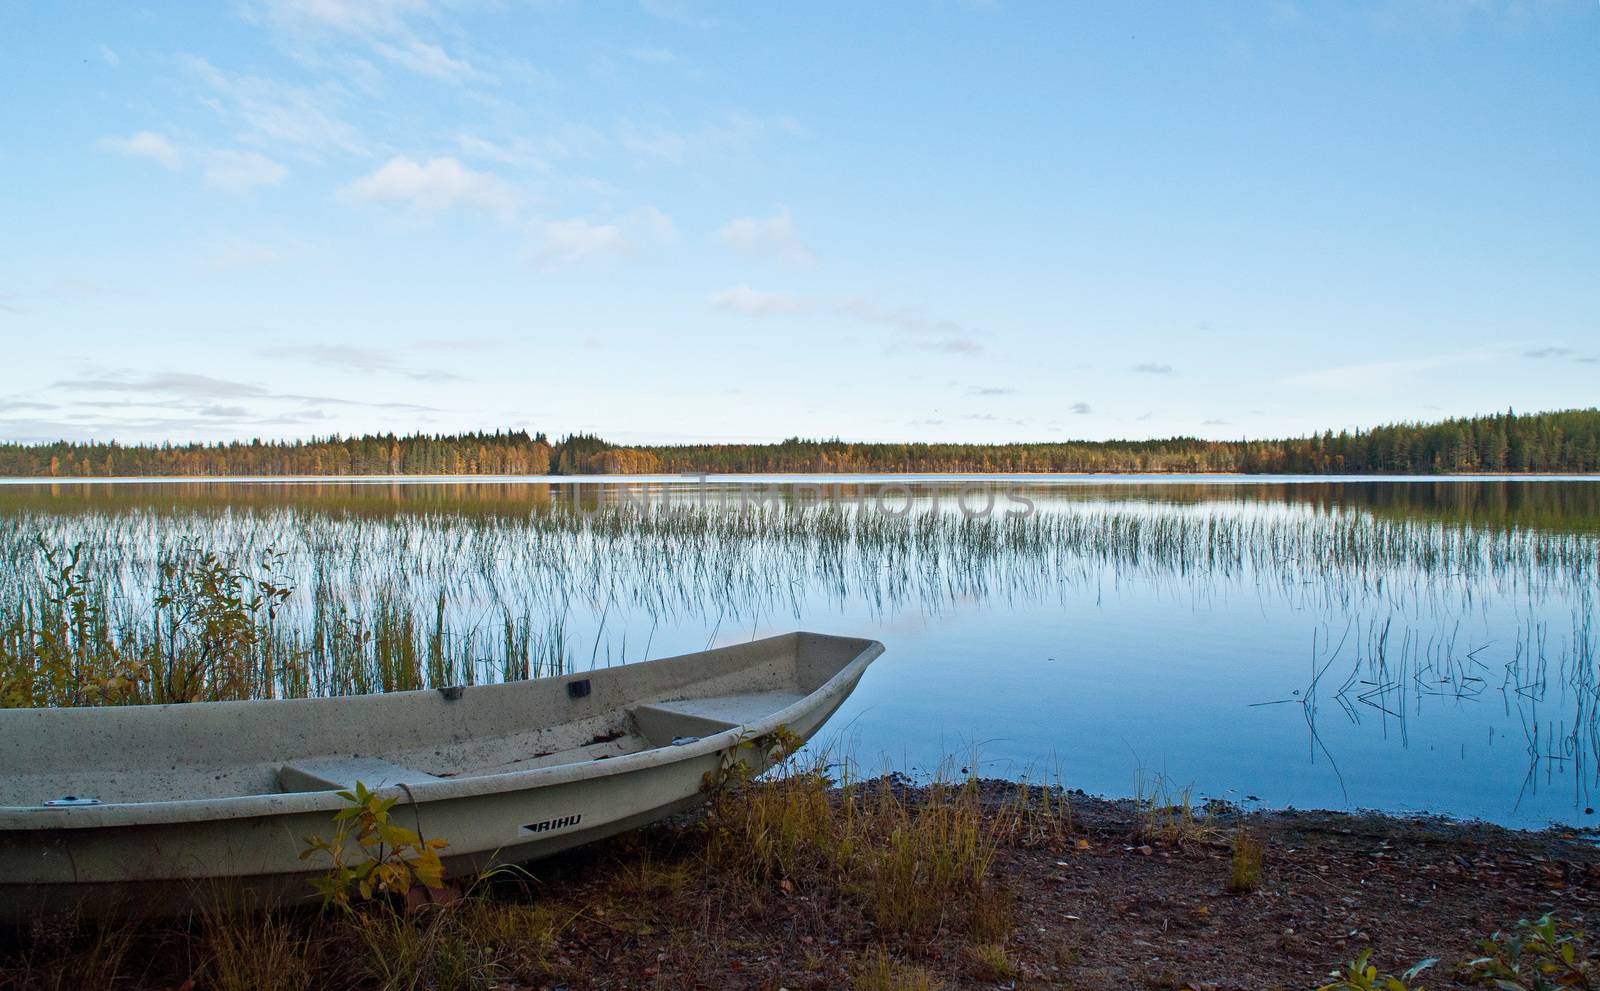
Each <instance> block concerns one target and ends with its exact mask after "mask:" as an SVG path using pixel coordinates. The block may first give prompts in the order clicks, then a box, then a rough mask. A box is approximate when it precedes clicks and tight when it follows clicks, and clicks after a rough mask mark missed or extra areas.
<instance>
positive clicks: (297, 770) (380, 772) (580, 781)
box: [0, 633, 883, 920]
mask: <svg viewBox="0 0 1600 991" xmlns="http://www.w3.org/2000/svg"><path fill="white" fill-rule="evenodd" d="M882 652H883V647H882V645H881V644H879V643H876V642H874V641H870V640H860V639H854V638H846V637H833V636H823V635H819V634H811V633H791V634H787V635H784V636H779V637H772V638H769V639H765V640H758V641H753V642H750V643H745V644H739V645H736V646H731V647H723V648H719V649H717V650H709V651H704V652H701V653H697V654H687V655H684V656H681V657H674V658H666V659H663V660H658V661H647V662H643V663H638V664H628V665H623V666H620V667H615V668H607V669H603V670H596V671H591V672H588V673H586V674H573V675H565V676H562V677H558V678H541V679H536V680H531V681H520V682H508V683H504V684H496V685H481V686H471V687H466V688H463V689H459V690H451V691H420V692H395V693H390V694H385V695H365V696H353V697H346V698H325V699H294V700H281V701H261V702H216V703H196V704H191V705H167V706H131V707H122V708H84V709H11V710H0V919H10V920H17V919H22V918H26V917H28V916H31V915H33V914H36V913H38V912H41V911H83V912H85V913H87V914H95V915H99V914H106V913H112V912H150V911H165V912H170V911H175V910H182V909H183V908H184V907H185V906H188V905H193V904H195V903H197V902H201V901H204V900H207V899H216V898H227V899H229V900H232V899H234V898H246V899H249V900H251V901H254V902H255V903H256V904H268V903H275V902H279V901H283V900H296V899H301V898H305V897H308V896H309V895H310V894H311V892H312V889H311V887H310V885H309V883H308V881H309V879H310V878H311V877H314V876H315V875H316V873H317V869H316V866H317V861H315V860H312V861H310V862H308V861H305V860H302V859H300V853H301V851H302V850H303V849H304V848H305V838H306V837H307V836H310V835H313V834H318V835H322V836H328V835H330V834H331V833H332V830H333V822H332V816H333V814H334V813H335V812H336V811H338V810H339V809H340V808H341V807H343V806H344V804H345V802H344V800H343V799H340V798H339V797H338V795H337V794H336V792H337V791H339V790H342V789H347V788H349V787H351V786H353V785H354V784H355V782H356V781H357V780H360V781H361V782H362V783H363V784H365V785H366V786H368V787H369V788H373V789H375V790H377V791H378V792H379V793H380V794H382V795H383V796H385V797H390V796H395V797H398V799H399V804H397V806H396V807H395V809H394V812H393V816H394V819H395V821H396V822H397V823H399V824H401V825H404V826H407V827H409V828H414V829H417V830H418V831H419V832H420V833H421V834H422V835H423V836H425V837H428V838H430V839H431V838H438V839H443V840H445V841H446V842H448V844H449V846H448V847H447V848H446V849H445V850H443V851H442V853H443V854H444V857H445V865H446V868H447V870H448V872H449V873H450V874H451V875H453V876H458V877H459V876H465V875H468V874H470V873H472V872H474V871H478V870H482V869H484V868H486V867H489V866H492V865H494V864H503V863H517V862H521V861H527V860H532V859H536V858H538V857H542V856H547V855H549V854H551V853H555V852H558V851H560V850H565V849H568V848H570V847H574V846H577V845H579V844H582V843H587V842H590V841H592V840H595V839H599V838H601V837H604V836H609V835H612V834H614V833H618V832H622V831H624V830H628V829H632V828H635V827H637V826H640V825H643V824H645V823H648V822H651V821H653V820H656V819H659V818H661V817H663V816H665V815H668V814H671V813H672V812H674V811H677V810H680V809H683V808H686V807H689V806H691V805H693V804H695V803H697V802H699V801H701V800H702V799H703V797H704V783H705V781H706V780H707V775H710V776H712V778H713V779H714V778H715V777H716V775H718V774H719V772H720V771H721V769H722V768H723V767H724V766H725V762H731V761H732V760H735V759H743V760H744V761H745V762H746V763H747V764H750V765H751V767H752V769H754V770H758V771H759V770H762V769H764V767H765V754H764V751H763V749H762V748H761V747H758V746H756V745H755V744H756V741H757V740H758V738H761V737H766V736H768V735H769V734H772V733H773V732H774V731H776V730H777V729H778V728H779V727H783V728H785V729H786V730H787V731H788V732H790V733H793V734H795V735H796V736H797V737H799V738H801V739H809V738H810V737H811V735H812V734H813V733H815V732H816V731H817V729H818V728H819V727H821V725H822V724H823V723H824V722H825V721H826V720H827V718H828V717H829V716H830V715H832V714H833V712H834V710H835V709H837V708H838V707H839V705H840V704H841V703H842V702H843V701H844V700H845V698H846V697H847V696H848V695H849V694H850V692H851V691H852V690H853V689H854V688H855V686H856V683H857V682H858V681H859V680H860V678H861V675H862V673H863V672H864V671H865V670H866V667H867V665H868V664H870V663H871V662H872V660H873V659H874V658H876V657H877V656H878V655H879V654H881V653H882ZM69 797H70V798H71V799H72V800H74V801H73V802H65V803H64V800H66V799H68V798H69ZM87 802H93V804H85V803H87ZM46 803H51V804H46Z"/></svg>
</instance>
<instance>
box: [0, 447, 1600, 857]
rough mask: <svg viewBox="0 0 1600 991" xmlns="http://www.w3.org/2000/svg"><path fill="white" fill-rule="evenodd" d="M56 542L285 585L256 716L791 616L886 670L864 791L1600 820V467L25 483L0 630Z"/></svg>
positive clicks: (117, 615)
mask: <svg viewBox="0 0 1600 991" xmlns="http://www.w3.org/2000/svg"><path fill="white" fill-rule="evenodd" d="M73 547H79V548H80V551H79V562H78V565H77V568H78V573H80V574H81V575H82V576H84V580H85V581H86V582H87V583H88V584H90V585H92V587H93V588H94V589H95V592H94V594H95V595H96V596H98V598H97V599H96V601H97V602H99V603H100V604H101V607H102V608H103V611H104V613H105V616H106V621H105V623H104V632H103V633H102V634H100V635H102V636H103V637H104V638H105V639H106V642H108V643H112V642H120V641H127V642H130V643H131V642H133V641H135V640H137V639H138V638H139V637H141V636H146V635H147V633H146V632H145V631H147V630H148V629H150V628H152V620H151V616H152V615H153V610H154V609H155V607H154V605H153V602H154V599H155V596H156V589H157V588H158V586H159V585H160V584H161V581H162V562H163V560H169V561H170V560H172V559H173V556H174V555H183V554H194V553H196V552H204V551H214V552H216V553H217V554H218V555H219V556H220V557H221V558H222V559H224V560H226V561H230V562H239V563H240V566H241V567H243V568H245V569H246V570H249V569H251V568H255V567H257V565H258V562H260V561H262V560H264V559H266V558H270V559H271V568H272V569H273V573H274V574H277V575H279V576H280V579H281V582H282V584H283V586H284V587H292V589H293V590H292V591H291V592H289V593H288V595H287V597H286V598H285V600H284V602H283V605H282V607H281V609H280V611H279V613H278V614H277V616H276V617H275V619H274V621H273V631H272V636H273V637H274V638H275V640H274V643H275V644H276V645H277V646H276V647H274V648H273V650H275V651H276V653H275V654H274V655H273V656H274V657H275V658H276V660H275V661H273V662H272V665H271V667H270V670H265V669H264V673H263V674H262V676H261V678H260V679H259V683H258V684H255V685H254V687H252V688H250V689H249V690H248V691H247V692H246V693H247V694H256V695H273V694H276V695H292V694H308V693H321V694H340V693H349V692H355V691H374V690H384V689H396V688H406V687H417V686H422V685H431V684H439V683H452V682H457V681H469V682H471V681H484V680H494V679H497V678H505V677H526V676H530V675H538V674H541V673H549V672H550V671H553V670H573V669H576V670H582V669H585V668H588V667H591V666H604V665H608V664H620V663H626V662H630V661H637V660H642V659H646V658H657V657H664V656H670V655H672V654H677V653H683V652H687V651H694V650H700V649H704V648H706V647H708V646H718V645H722V644H728V643H733V642H737V641H740V640H744V639H748V638H751V637H759V636H764V635H768V634H771V633H775V632H782V631H787V630H792V629H808V630H815V631H819V632H824V633H840V634H848V635H852V636H869V637H873V638H876V639H879V640H882V641H883V642H884V644H885V645H886V646H887V648H888V650H887V653H886V654H885V655H884V656H883V657H882V658H881V659H880V660H879V661H878V662H877V663H876V664H874V666H873V667H872V668H871V669H870V671H869V672H868V674H867V676H866V678H865V679H864V680H863V681H862V683H861V685H860V687H859V688H858V690H857V691H856V693H855V694H854V695H853V696H852V697H851V698H850V700H849V701H848V702H847V703H846V705H845V707H844V708H843V709H842V710H841V711H840V713H839V714H838V715H837V716H836V717H835V718H834V720H833V721H832V722H831V723H830V725H829V727H828V728H827V730H825V731H824V734H823V737H824V738H826V739H827V740H828V741H829V743H830V744H831V747H832V752H833V753H834V754H835V755H848V756H849V757H850V758H851V759H853V760H854V761H855V762H856V764H857V765H858V766H859V767H860V769H861V770H863V771H865V772H874V771H877V770H879V769H896V770H903V771H907V772H910V773H913V774H930V773H935V772H936V771H937V770H938V769H939V768H940V767H941V766H944V767H945V769H946V770H947V771H949V772H952V773H959V772H961V771H962V770H963V769H969V768H970V769H974V770H978V771H981V772H982V773H984V774H990V775H998V776H1023V775H1026V776H1028V777H1030V778H1033V779H1035V780H1051V781H1054V780H1057V779H1059V780H1060V782H1061V783H1062V784H1064V785H1066V786H1068V787H1072V788H1082V789H1085V790H1087V791H1090V792H1097V793H1104V794H1133V793H1135V792H1136V791H1142V792H1145V793H1149V792H1151V791H1152V790H1154V789H1156V788H1157V787H1165V788H1167V789H1169V790H1182V789H1186V788H1192V791H1193V795H1194V796H1195V798H1196V799H1197V800H1198V799H1199V798H1201V797H1212V798H1220V799H1226V800H1229V801H1233V802H1236V803H1239V804H1241V805H1246V806H1251V807H1254V806H1257V805H1262V806H1271V807H1279V806H1295V807H1302V808H1334V809H1355V808H1371V809H1379V810H1383V811H1388V812H1401V813H1405V812H1435V813H1443V814H1449V815H1453V816H1461V817H1474V818H1482V819H1487V820H1491V821H1494V822H1499V823H1504V824H1508V825H1515V826H1523V827H1537V826H1542V825H1545V824H1547V823H1550V822H1560V823H1571V824H1581V825H1589V824H1600V817H1597V816H1596V815H1595V814H1594V813H1593V812H1592V811H1590V810H1591V808H1592V806H1593V805H1594V803H1595V801H1596V795H1595V789H1596V786H1597V785H1600V761H1597V757H1600V715H1597V712H1600V709H1597V708H1596V705H1597V702H1600V669H1597V664H1600V655H1597V650H1596V648H1597V636H1600V634H1597V631H1596V628H1595V623H1594V614H1595V597H1596V587H1597V575H1600V480H1595V479H1570V478H1568V479H1562V478H1541V479H1532V478H1471V479H1437V478H1417V479H1394V478H1386V479H1381V480H1374V479H1371V478H1326V477H1324V478H1281V477H1250V478H1239V477H1185V476H1148V475H1143V476H1070V477H1045V476H1021V477H1018V476H904V477H902V476H872V477H862V476H841V477H826V476H818V477H811V478H796V477H794V476H779V477H761V478H757V477H748V478H729V477H720V478H713V479H695V478H621V477H606V478H603V479H595V478H565V479H550V478H544V477H539V478H534V479H527V478H471V479H465V478H451V479H433V478H429V479H405V480H394V479H315V480H249V481H204V480H186V481H128V482H96V483H85V482H51V483H39V482H13V483H6V484H3V485H0V567H3V568H4V571H3V572H0V623H12V622H15V621H16V619H17V617H18V616H19V615H22V613H23V611H25V609H26V608H29V607H28V606H27V605H26V603H28V602H30V601H35V600H36V599H37V597H38V596H39V595H41V594H43V593H42V592H41V590H42V589H44V588H45V587H46V584H45V582H44V577H43V574H44V570H43V569H44V568H45V564H46V560H47V558H46V554H47V552H48V553H50V554H52V555H54V556H55V557H54V560H56V561H57V562H60V561H62V560H64V559H65V555H67V554H68V553H69V551H70V549H71V548H73Z"/></svg>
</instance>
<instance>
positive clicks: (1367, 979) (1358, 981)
mask: <svg viewBox="0 0 1600 991" xmlns="http://www.w3.org/2000/svg"><path fill="white" fill-rule="evenodd" d="M1371 960H1372V951H1371V950H1362V951H1361V955H1360V956H1359V957H1356V958H1355V960H1353V961H1352V962H1351V963H1349V964H1348V965H1347V966H1346V967H1345V968H1344V969H1343V970H1336V971H1334V972H1333V973H1332V974H1329V975H1328V976H1329V977H1332V978H1333V980H1332V981H1329V982H1328V983H1327V984H1324V985H1322V986H1321V987H1319V988H1317V991H1422V985H1420V984H1412V983H1411V982H1412V981H1415V980H1416V979H1417V976H1418V975H1419V974H1421V973H1422V972H1423V971H1425V970H1427V969H1428V968H1429V967H1432V966H1433V965H1434V964H1436V963H1438V962H1439V961H1438V960H1435V959H1428V960H1424V961H1422V962H1421V963H1419V964H1417V965H1416V966H1414V967H1412V968H1411V969H1410V970H1407V971H1406V972H1405V973H1403V974H1401V975H1400V976H1399V977H1396V976H1395V975H1393V974H1380V973H1378V968H1376V967H1374V966H1372V964H1371V962H1370V961H1371Z"/></svg>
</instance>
